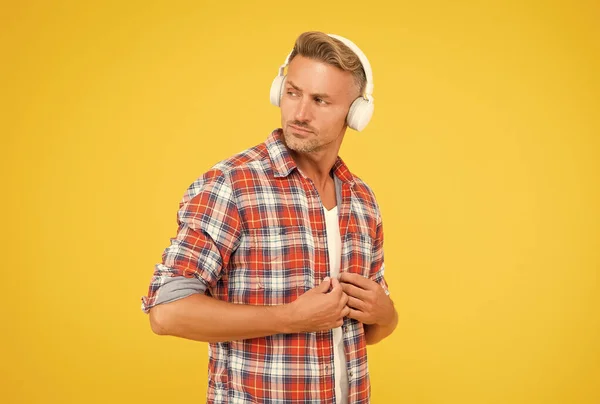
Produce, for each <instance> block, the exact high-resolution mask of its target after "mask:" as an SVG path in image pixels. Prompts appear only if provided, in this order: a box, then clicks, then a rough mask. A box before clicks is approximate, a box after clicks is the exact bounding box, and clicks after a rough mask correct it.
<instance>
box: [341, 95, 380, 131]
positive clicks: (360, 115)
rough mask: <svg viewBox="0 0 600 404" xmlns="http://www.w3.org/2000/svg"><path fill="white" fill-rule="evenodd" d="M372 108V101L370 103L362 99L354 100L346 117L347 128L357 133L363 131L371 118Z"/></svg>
mask: <svg viewBox="0 0 600 404" xmlns="http://www.w3.org/2000/svg"><path fill="white" fill-rule="evenodd" d="M374 107H375V106H374V105H373V99H371V101H367V100H366V99H364V98H363V97H359V98H357V99H355V100H354V102H353V103H352V105H351V106H350V110H349V111H348V116H347V117H346V123H347V124H348V127H350V128H352V129H354V130H355V131H358V132H360V131H361V130H363V129H364V128H365V127H366V126H367V124H368V123H369V121H370V120H371V117H372V116H373V109H374Z"/></svg>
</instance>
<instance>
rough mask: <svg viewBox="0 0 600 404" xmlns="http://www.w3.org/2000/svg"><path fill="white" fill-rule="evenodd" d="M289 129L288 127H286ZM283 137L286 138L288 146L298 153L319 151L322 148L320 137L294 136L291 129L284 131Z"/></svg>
mask: <svg viewBox="0 0 600 404" xmlns="http://www.w3.org/2000/svg"><path fill="white" fill-rule="evenodd" d="M286 129H287V128H286ZM283 138H284V140H285V144H286V146H287V147H288V148H289V149H290V150H293V151H295V152H298V153H314V152H316V151H319V149H320V148H321V144H320V143H319V139H317V138H310V139H300V138H298V137H296V136H294V134H293V133H291V131H290V130H284V131H283Z"/></svg>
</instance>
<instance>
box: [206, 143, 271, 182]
mask: <svg viewBox="0 0 600 404" xmlns="http://www.w3.org/2000/svg"><path fill="white" fill-rule="evenodd" d="M268 165H269V153H268V151H267V147H266V145H265V143H264V142H263V143H259V144H257V145H255V146H252V147H250V148H248V149H246V150H243V151H241V152H239V153H236V154H234V155H232V156H231V157H228V158H226V159H224V160H221V161H219V162H218V163H216V164H214V165H213V166H212V168H211V171H215V170H216V171H219V172H220V173H221V174H223V175H224V176H231V175H232V174H233V173H235V172H237V171H240V170H246V169H252V168H255V169H256V168H259V167H263V168H264V167H265V166H268Z"/></svg>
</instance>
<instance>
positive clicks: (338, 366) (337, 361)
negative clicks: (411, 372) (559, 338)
mask: <svg viewBox="0 0 600 404" xmlns="http://www.w3.org/2000/svg"><path fill="white" fill-rule="evenodd" d="M323 211H324V212H325V223H326V226H327V249H328V251H329V268H330V270H331V271H330V273H329V276H330V277H331V278H339V273H340V265H341V260H342V238H341V236H340V223H339V219H338V209H337V206H336V207H334V208H333V209H331V210H327V209H325V207H323ZM333 361H334V369H335V396H336V403H337V404H342V403H343V404H346V403H347V402H348V372H347V365H346V353H345V352H344V335H343V332H342V327H338V328H334V329H333Z"/></svg>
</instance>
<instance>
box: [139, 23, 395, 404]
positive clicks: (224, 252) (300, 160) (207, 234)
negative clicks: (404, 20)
mask: <svg viewBox="0 0 600 404" xmlns="http://www.w3.org/2000/svg"><path fill="white" fill-rule="evenodd" d="M351 48H352V49H351ZM288 62H289V66H288V72H287V76H283V70H284V67H285V66H286V64H288ZM370 76H371V71H370V66H369V65H368V61H367V60H366V57H365V56H364V55H363V54H362V52H361V51H360V49H358V48H357V47H356V45H354V44H353V43H352V42H350V41H348V40H347V39H344V38H341V37H337V36H333V35H327V34H323V33H320V32H307V33H304V34H302V35H300V37H299V38H298V39H297V41H296V44H295V46H294V49H293V51H292V52H291V53H290V55H289V56H288V59H287V60H286V63H285V64H284V66H282V68H281V69H280V75H279V76H278V77H277V78H276V79H275V81H274V82H273V86H272V90H271V101H272V102H273V103H274V104H275V105H278V106H280V107H281V128H280V129H277V130H275V131H274V132H273V133H271V135H270V136H269V137H268V139H267V140H266V141H265V142H264V143H262V144H260V145H257V146H255V147H253V148H250V149H248V150H246V151H244V152H242V153H240V154H238V155H236V156H233V157H231V158H229V159H227V160H225V161H222V162H220V163H218V164H217V165H215V166H214V167H213V168H212V169H211V170H209V171H208V172H206V173H205V174H204V175H203V176H202V177H200V178H199V179H198V180H196V182H194V183H193V184H192V185H191V186H190V188H189V189H188V191H187V193H186V194H185V196H184V198H183V200H182V202H181V204H180V209H179V212H178V224H179V227H178V232H177V236H176V237H175V238H173V239H172V240H171V245H170V246H169V247H168V248H167V249H166V250H165V252H164V254H163V260H162V263H161V264H158V265H157V266H156V270H155V273H154V277H153V278H152V283H151V285H150V290H149V293H148V296H147V297H144V298H143V303H142V309H143V310H144V311H145V312H147V313H149V314H150V323H151V327H152V330H153V331H154V332H155V333H157V334H160V335H172V336H177V337H182V338H188V339H192V340H197V341H206V342H209V376H208V379H209V380H208V394H207V401H208V402H209V403H225V402H230V403H279V402H286V403H346V402H350V403H367V402H369V396H370V384H369V375H368V369H367V352H366V345H367V344H374V343H377V342H378V341H380V340H381V339H383V338H385V337H386V336H388V335H389V334H391V332H392V331H393V330H394V328H395V327H396V324H397V314H396V311H395V309H394V305H393V303H392V301H391V299H390V297H389V292H388V289H387V284H386V281H385V280H384V277H383V271H384V263H383V228H382V222H381V215H380V212H379V208H378V206H377V202H376V200H375V196H374V194H373V192H372V191H371V189H370V188H369V187H368V186H367V185H366V184H365V183H364V182H362V181H361V180H360V179H359V178H358V177H356V176H354V175H352V174H351V173H350V171H349V170H348V168H347V167H346V165H345V164H344V162H343V161H342V160H341V159H340V158H339V157H338V152H339V149H340V146H341V144H342V140H343V138H344V134H345V132H346V128H347V126H348V125H351V127H354V128H355V129H358V130H360V129H362V128H363V127H364V126H365V125H366V123H367V122H368V120H369V118H370V114H371V113H372V99H371V98H370V92H371V91H372V83H371V82H370V81H371V78H370Z"/></svg>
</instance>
